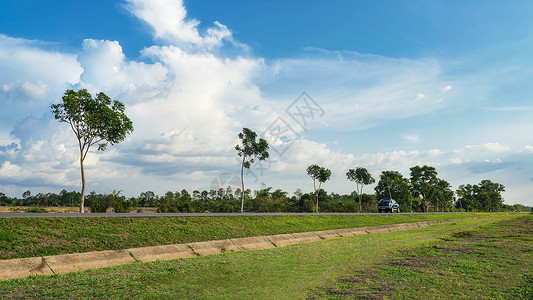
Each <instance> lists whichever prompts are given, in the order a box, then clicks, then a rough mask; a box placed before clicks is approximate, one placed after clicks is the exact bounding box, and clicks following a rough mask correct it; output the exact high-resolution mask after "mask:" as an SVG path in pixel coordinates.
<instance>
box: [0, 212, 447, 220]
mask: <svg viewBox="0 0 533 300" xmlns="http://www.w3.org/2000/svg"><path fill="white" fill-rule="evenodd" d="M447 213H448V212H431V213H422V212H416V213H400V214H447ZM382 214H385V213H382ZM327 215H331V216H343V215H344V216H351V215H354V216H356V215H381V214H379V213H124V214H115V213H96V214H91V213H84V214H80V213H0V219H8V218H11V219H15V218H159V217H250V216H327Z"/></svg>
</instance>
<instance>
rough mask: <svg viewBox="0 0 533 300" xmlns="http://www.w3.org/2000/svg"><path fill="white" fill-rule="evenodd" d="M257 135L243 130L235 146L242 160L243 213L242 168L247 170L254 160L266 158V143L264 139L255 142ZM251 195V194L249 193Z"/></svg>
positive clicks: (242, 198) (242, 194)
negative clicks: (238, 142) (239, 140)
mask: <svg viewBox="0 0 533 300" xmlns="http://www.w3.org/2000/svg"><path fill="white" fill-rule="evenodd" d="M256 138H257V134H256V133H255V132H254V131H252V130H250V129H248V128H243V129H242V132H241V133H239V139H241V142H240V144H237V145H236V146H235V150H237V154H238V155H239V157H241V158H242V163H241V185H242V189H241V191H245V192H244V193H241V212H244V197H245V194H246V190H245V189H244V168H246V169H249V168H250V167H251V166H252V164H253V163H254V159H258V160H265V159H267V158H268V156H269V154H268V148H269V146H268V143H267V141H265V140H264V139H262V138H260V139H259V140H256ZM250 193H251V192H250Z"/></svg>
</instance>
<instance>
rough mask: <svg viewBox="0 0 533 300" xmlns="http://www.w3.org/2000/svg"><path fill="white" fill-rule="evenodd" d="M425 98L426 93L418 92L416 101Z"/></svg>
mask: <svg viewBox="0 0 533 300" xmlns="http://www.w3.org/2000/svg"><path fill="white" fill-rule="evenodd" d="M424 98H426V95H424V94H422V93H418V94H416V97H415V100H416V101H420V100H422V99H424Z"/></svg>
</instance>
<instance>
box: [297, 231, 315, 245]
mask: <svg viewBox="0 0 533 300" xmlns="http://www.w3.org/2000/svg"><path fill="white" fill-rule="evenodd" d="M292 235H294V237H295V238H297V239H298V240H299V241H300V243H309V242H314V241H320V240H322V238H321V237H320V236H318V234H316V233H315V232H298V233H293V234H292Z"/></svg>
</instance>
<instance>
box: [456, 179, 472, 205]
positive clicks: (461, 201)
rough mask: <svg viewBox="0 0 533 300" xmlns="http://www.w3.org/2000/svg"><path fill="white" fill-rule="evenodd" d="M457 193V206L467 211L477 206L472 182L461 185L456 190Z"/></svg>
mask: <svg viewBox="0 0 533 300" xmlns="http://www.w3.org/2000/svg"><path fill="white" fill-rule="evenodd" d="M455 193H456V194H457V197H458V198H457V203H456V207H457V206H458V207H457V208H459V209H461V211H463V208H464V209H465V210H466V211H472V209H473V208H474V206H475V202H476V197H475V195H474V186H473V185H471V184H462V185H460V186H459V189H457V191H455Z"/></svg>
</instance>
